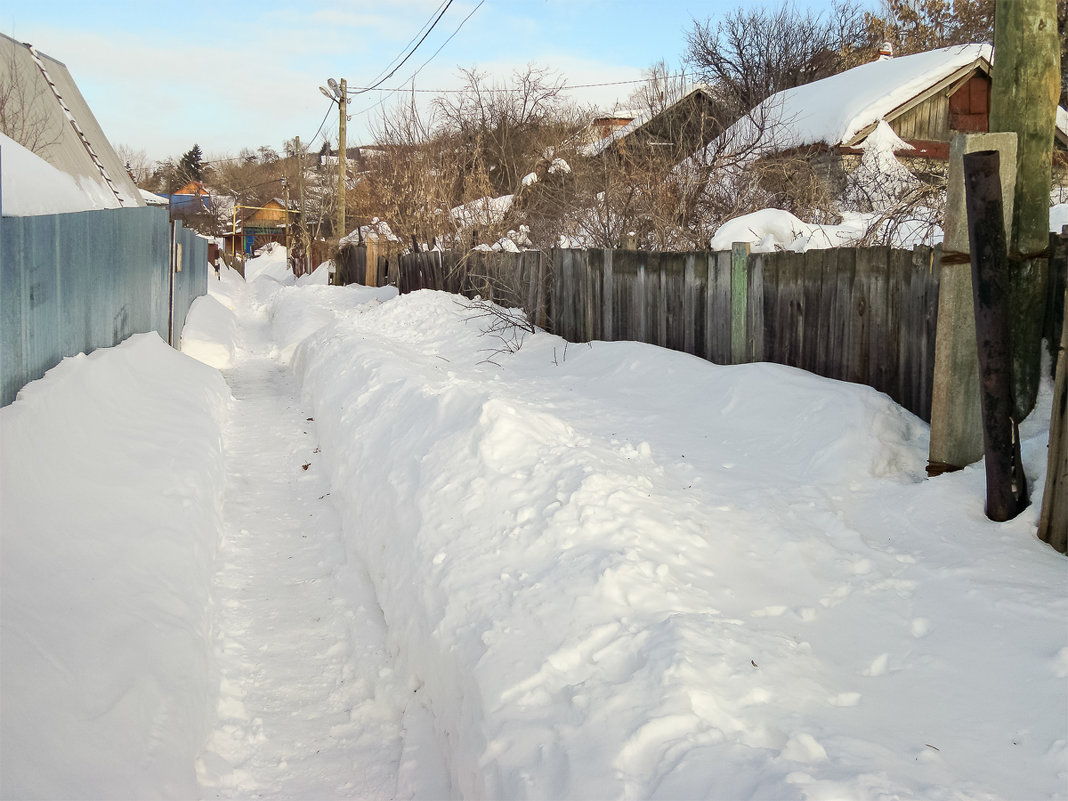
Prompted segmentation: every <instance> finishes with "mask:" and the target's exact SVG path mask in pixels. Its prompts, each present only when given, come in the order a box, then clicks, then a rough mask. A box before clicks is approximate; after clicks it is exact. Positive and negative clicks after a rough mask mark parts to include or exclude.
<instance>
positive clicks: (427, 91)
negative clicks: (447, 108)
mask: <svg viewBox="0 0 1068 801" xmlns="http://www.w3.org/2000/svg"><path fill="white" fill-rule="evenodd" d="M413 77H414V76H413ZM685 77H686V73H685V72H680V73H677V74H675V75H664V76H657V77H655V78H638V79H636V80H633V81H605V82H604V83H578V84H575V85H573V86H564V87H563V88H562V89H561V91H563V92H570V91H572V90H574V89H595V88H597V87H601V86H626V85H629V84H636V83H654V82H656V81H670V80H674V79H675V78H685ZM362 91H366V92H369V91H375V92H405V93H408V92H416V93H418V94H437V95H447V94H462V93H463V92H466V91H467V90H466V89H408V88H405V87H398V88H396V89H378V88H376V87H366V88H363V89H362ZM493 91H494V92H523V91H526V90H524V89H519V88H517V89H510V88H507V87H504V88H501V89H494V90H493Z"/></svg>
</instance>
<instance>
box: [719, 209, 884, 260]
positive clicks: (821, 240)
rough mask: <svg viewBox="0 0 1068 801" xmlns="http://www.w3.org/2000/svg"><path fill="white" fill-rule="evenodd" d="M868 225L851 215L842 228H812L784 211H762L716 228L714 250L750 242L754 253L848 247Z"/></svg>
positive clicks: (856, 216)
mask: <svg viewBox="0 0 1068 801" xmlns="http://www.w3.org/2000/svg"><path fill="white" fill-rule="evenodd" d="M865 222H866V218H864V217H863V215H851V216H850V218H849V220H848V221H847V222H846V223H845V224H843V225H813V224H810V223H806V222H802V221H801V220H800V219H799V218H798V217H795V216H794V215H793V214H791V213H790V212H788V211H783V210H782V209H761V210H760V211H754V212H753V213H752V214H743V215H742V216H741V217H735V218H734V219H733V220H728V221H727V222H725V223H724V224H723V225H721V226H720V227H719V228H717V229H716V233H715V234H713V235H712V242H711V248H712V250H730V249H731V245H732V244H734V243H735V242H748V243H749V245H750V250H751V251H752V252H754V253H768V252H771V251H774V250H794V251H805V250H808V249H809V248H838V247H848V246H850V245H854V244H856V243H857V241H858V240H859V239H860V238H861V237H862V236H863V235H864V231H865V230H866V225H865Z"/></svg>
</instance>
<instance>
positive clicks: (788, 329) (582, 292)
mask: <svg viewBox="0 0 1068 801" xmlns="http://www.w3.org/2000/svg"><path fill="white" fill-rule="evenodd" d="M939 272H940V271H939V261H938V253H937V251H936V250H932V249H931V248H917V249H916V250H914V251H907V250H890V249H889V248H849V249H835V250H810V251H807V252H805V253H791V252H776V253H754V254H749V253H748V252H747V251H746V249H744V248H742V249H736V250H735V252H733V253H731V252H722V253H643V252H637V251H558V252H557V253H555V254H554V259H553V281H554V283H553V287H552V299H553V301H554V304H553V306H552V309H551V315H550V316H551V321H552V322H551V325H550V329H551V330H553V331H554V332H555V333H558V334H560V335H561V336H563V337H564V338H565V339H573V340H580V341H582V340H589V339H603V340H619V339H632V340H638V341H641V342H649V343H651V344H655V345H661V346H663V347H666V348H671V349H673V350H680V351H685V352H687V353H693V354H694V355H696V356H700V357H702V358H705V359H709V360H711V361H713V362H716V363H718V364H737V363H741V362H754V361H767V362H774V363H777V364H785V365H790V366H793V367H800V368H802V369H805V370H808V371H810V372H813V373H816V374H818V375H822V376H826V377H828V378H837V379H841V380H844V381H853V382H857V383H863V384H868V385H869V386H872V387H875V388H876V389H878V390H881V391H883V392H886V393H887V394H888V395H890V396H891V397H893V398H894V399H895V400H896V401H897V402H898V403H900V404H901V405H903V406H905V407H906V408H908V409H910V410H911V411H913V412H914V413H916V414H917V415H919V416H921V417H923V418H924V419H929V418H930V413H931V408H930V398H931V379H932V375H933V369H934V339H935V337H934V334H935V316H936V314H935V313H936V310H937V308H938V279H939ZM561 301H562V302H561Z"/></svg>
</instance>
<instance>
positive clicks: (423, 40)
mask: <svg viewBox="0 0 1068 801" xmlns="http://www.w3.org/2000/svg"><path fill="white" fill-rule="evenodd" d="M452 3H453V0H448V2H447V3H446V4H445V7H444V8H443V9H441V13H440V14H438V17H437V19H435V20H434V22H433V24H431V26H430V27H429V28H428V29H427V32H426V33H424V34H423V37H422V38H421V39H420V40H419V41H418V42H417V43H416V45H415V47H413V48H412V49H411V50H410V51H408V55H406V56H405V57H404V58H403V59H402V60H401V62H400V64H398V65H397V66H396V67H394V68H393V69H392V70H390V73H389V75H387V76H386V77H384V78H382V79H381V80H378V81H376V82H375V83H373V84H372V85H371V86H368V87H367V88H366V89H361V90H359V91H355V92H350V93H349V94H352V95H360V94H363V93H364V92H370V91H371V90H372V89H377V88H378V87H379V86H381V85H382V84H384V83H385V82H386V81H388V80H389V79H390V78H392V77H393V76H394V75H396V74H397V70H399V69H400V68H401V67H403V66H404V64H405V62H406V61H407V60H408V59H409V58H411V57H412V56H413V55H415V51H416V50H418V49H419V45H421V44H422V43H423V42H425V41H426V37H428V36H429V35H430V32H431V31H433V30H434V28H436V27H437V24H438V23H439V22H441V18H442V17H444V16H445V12H446V11H448V10H449V6H451V5H452Z"/></svg>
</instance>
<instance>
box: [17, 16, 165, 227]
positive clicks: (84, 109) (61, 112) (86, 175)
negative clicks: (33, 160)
mask: <svg viewBox="0 0 1068 801" xmlns="http://www.w3.org/2000/svg"><path fill="white" fill-rule="evenodd" d="M0 75H3V76H4V77H6V78H7V79H8V81H7V82H8V85H9V86H10V87H11V89H10V90H9V96H8V97H7V98H6V99H5V100H6V107H5V108H6V111H5V116H6V120H7V122H8V124H9V125H10V126H11V129H10V131H9V134H10V136H11V139H12V140H14V141H15V142H17V143H19V144H21V145H23V146H24V147H26V148H27V149H29V150H30V151H32V152H33V153H34V154H35V155H36V156H38V157H39V158H41V159H43V160H44V161H46V162H48V163H49V164H51V165H52V166H53V167H55V168H56V169H57V170H60V171H61V172H64V173H66V174H67V175H69V176H71V177H72V178H73V179H74V181H75V183H76V184H77V186H78V187H79V188H80V190H81V191H82V192H83V193H84V194H85V196H86V208H121V207H134V206H141V207H143V206H144V205H145V201H144V198H143V197H142V196H141V192H140V190H138V188H137V186H136V185H135V184H134V182H133V179H132V178H130V175H129V173H127V171H126V167H125V165H124V164H123V162H122V160H121V159H120V158H119V157H118V155H117V154H116V153H115V150H114V148H113V147H112V146H111V143H110V142H109V141H108V138H107V137H106V136H105V135H104V131H103V130H102V129H101V127H100V124H99V123H98V122H97V120H96V117H94V116H93V112H92V111H91V110H90V108H89V104H88V103H86V102H85V98H84V97H83V96H82V93H81V92H80V91H79V90H78V85H77V84H76V83H75V82H74V78H73V77H72V76H71V74H70V72H69V71H68V70H67V67H66V65H65V64H63V62H61V61H57V60H56V59H54V58H52V57H51V56H48V55H47V54H45V53H42V52H40V51H39V50H37V49H36V48H35V47H33V45H31V44H27V43H24V42H18V41H16V40H14V39H12V38H11V37H9V36H6V35H4V34H2V33H0Z"/></svg>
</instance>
